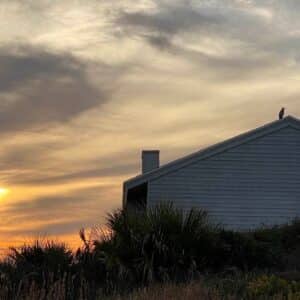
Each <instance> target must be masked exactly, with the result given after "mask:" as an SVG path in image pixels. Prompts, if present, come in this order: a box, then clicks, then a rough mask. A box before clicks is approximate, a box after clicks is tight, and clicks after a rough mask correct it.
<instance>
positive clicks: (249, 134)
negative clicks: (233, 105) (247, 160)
mask: <svg viewBox="0 0 300 300" xmlns="http://www.w3.org/2000/svg"><path fill="white" fill-rule="evenodd" d="M291 122H292V123H295V122H296V123H297V124H296V125H297V128H299V129H300V120H299V119H297V118H296V117H293V116H290V115H288V116H286V117H285V118H283V119H280V120H275V121H272V122H269V123H267V124H264V125H262V126H259V127H257V128H254V129H251V130H248V131H246V132H243V133H240V134H238V135H236V136H233V137H231V138H228V139H225V140H223V141H220V142H218V143H216V144H213V145H210V146H207V147H205V148H202V149H200V150H198V151H195V152H193V153H190V154H188V155H185V156H183V157H180V158H178V159H175V160H173V161H171V162H168V163H166V164H164V165H162V166H160V167H159V168H157V169H154V170H152V171H150V172H147V173H145V174H139V175H137V176H135V177H132V178H130V179H128V180H127V181H125V182H124V184H126V183H130V182H132V181H135V180H142V179H143V178H145V179H146V178H147V177H149V176H150V177H151V176H152V175H153V174H155V173H157V172H161V171H162V170H164V169H167V168H168V167H172V166H174V165H176V164H178V163H181V162H182V163H183V162H184V161H189V160H192V159H193V158H194V157H197V156H198V155H201V154H203V155H205V153H206V152H210V151H213V150H214V149H215V151H214V152H216V153H219V152H221V151H224V150H226V148H227V147H228V146H230V144H232V143H234V142H236V143H235V144H234V145H232V147H234V146H237V145H240V144H242V143H245V142H247V141H248V140H252V138H254V136H255V135H258V137H260V136H262V135H265V134H269V133H272V132H273V131H276V130H279V129H282V128H284V127H286V126H289V125H291ZM292 125H293V124H292ZM298 126H299V127H298ZM241 138H242V139H245V140H243V141H240V142H239V141H238V140H239V139H241ZM222 146H223V147H225V149H222V148H221V147H222ZM226 146H227V147H226ZM219 148H220V149H219ZM216 153H212V154H211V155H214V154H216ZM207 155H208V156H210V155H209V153H208V154H207ZM205 157H206V156H205ZM205 157H203V158H202V159H204V158H205Z"/></svg>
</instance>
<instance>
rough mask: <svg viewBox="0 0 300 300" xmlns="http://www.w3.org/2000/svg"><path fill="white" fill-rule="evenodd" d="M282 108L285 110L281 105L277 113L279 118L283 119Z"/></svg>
mask: <svg viewBox="0 0 300 300" xmlns="http://www.w3.org/2000/svg"><path fill="white" fill-rule="evenodd" d="M284 110H285V108H284V107H282V108H281V110H280V112H279V114H278V117H279V120H281V119H283V117H284Z"/></svg>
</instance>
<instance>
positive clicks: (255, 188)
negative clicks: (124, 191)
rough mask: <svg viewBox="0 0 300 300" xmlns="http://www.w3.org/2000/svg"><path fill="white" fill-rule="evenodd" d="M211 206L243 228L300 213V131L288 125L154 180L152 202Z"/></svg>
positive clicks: (210, 209) (223, 218)
mask: <svg viewBox="0 0 300 300" xmlns="http://www.w3.org/2000/svg"><path fill="white" fill-rule="evenodd" d="M162 201H172V202H174V204H175V205H176V206H177V207H180V208H182V209H184V210H188V209H189V208H191V207H195V208H204V209H206V210H207V211H208V212H209V213H210V214H211V215H212V217H213V218H214V219H216V221H218V222H221V223H223V224H225V225H227V226H229V227H232V228H238V229H244V228H246V227H249V228H254V227H256V226H259V225H261V224H262V223H265V224H269V225H270V224H276V223H278V222H283V221H284V222H286V221H287V220H289V219H291V218H294V217H295V216H300V131H299V130H297V129H294V128H289V127H287V128H284V129H281V130H279V131H277V132H274V133H272V134H270V135H266V136H263V137H261V138H258V139H255V140H253V141H250V142H249V143H245V144H242V145H240V146H237V147H234V148H231V149H229V150H226V151H224V152H222V153H219V154H216V155H214V156H211V157H208V158H206V159H204V160H199V161H196V162H194V163H193V164H190V165H187V166H186V167H184V168H181V169H179V170H177V171H174V172H172V173H168V174H166V175H163V176H161V177H158V178H154V179H152V180H150V181H149V194H148V204H149V206H151V205H156V204H158V203H160V202H162Z"/></svg>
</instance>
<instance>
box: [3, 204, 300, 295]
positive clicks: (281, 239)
mask: <svg viewBox="0 0 300 300" xmlns="http://www.w3.org/2000/svg"><path fill="white" fill-rule="evenodd" d="M80 237H81V239H82V247H81V248H79V249H78V250H77V251H76V252H75V253H73V252H72V251H71V250H70V249H68V247H67V246H66V245H64V244H60V243H57V242H56V243H55V242H51V241H42V240H38V241H36V242H34V243H33V244H31V245H24V246H23V247H21V248H19V249H16V248H11V249H10V254H9V255H8V256H7V257H6V258H5V259H4V260H3V261H2V262H1V263H0V299H53V298H57V299H100V298H101V299H103V298H104V297H107V299H123V298H124V299H130V298H131V299H154V298H155V299H170V298H172V299H182V298H190V299H193V298H200V297H201V299H260V298H261V299H300V275H299V274H300V221H299V220H295V221H294V222H292V223H291V224H286V225H283V226H276V227H273V228H260V229H258V230H255V231H251V232H243V233H240V232H234V231H231V230H225V229H223V228H222V227H221V226H215V225H212V223H211V222H210V220H209V216H208V215H207V214H206V213H205V212H204V211H201V210H190V211H189V212H186V213H183V212H182V211H180V210H178V209H175V208H173V207H172V205H161V206H158V207H156V208H153V209H152V210H150V211H148V212H147V214H146V213H141V212H132V211H131V212H128V211H122V210H119V211H115V212H113V213H111V214H109V215H108V216H107V230H105V231H103V232H101V233H100V234H98V236H97V237H96V238H87V234H86V232H85V231H84V230H81V231H80ZM117 295H118V296H117ZM122 295H124V296H122ZM129 295H130V296H129ZM168 295H169V296H168ZM189 295H190V296H189Z"/></svg>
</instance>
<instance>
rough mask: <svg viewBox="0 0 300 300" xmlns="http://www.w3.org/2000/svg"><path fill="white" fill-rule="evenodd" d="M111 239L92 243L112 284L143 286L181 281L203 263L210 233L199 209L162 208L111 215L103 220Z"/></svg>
mask: <svg viewBox="0 0 300 300" xmlns="http://www.w3.org/2000/svg"><path fill="white" fill-rule="evenodd" d="M107 226H108V228H109V229H110V231H111V234H110V236H109V237H108V238H107V237H106V238H105V239H102V240H100V241H95V251H97V252H98V253H99V255H101V256H102V258H103V260H104V261H105V264H106V266H107V267H108V269H109V270H110V271H111V272H110V273H111V274H112V276H113V277H114V276H115V277H117V278H114V280H115V281H117V280H118V278H124V277H125V278H127V282H133V283H137V284H140V283H142V284H147V283H150V282H152V281H154V280H160V281H163V280H174V279H179V280H183V279H186V278H187V277H191V276H193V275H195V273H196V271H197V270H199V269H201V267H202V266H203V264H205V263H206V260H205V258H203V257H202V255H204V256H205V255H206V252H207V249H208V248H209V245H208V244H211V243H212V240H213V232H214V230H215V228H213V227H212V226H211V225H210V224H209V222H208V218H207V214H206V213H205V212H204V211H202V210H194V209H192V210H190V211H187V212H183V211H182V210H179V209H176V208H174V207H173V205H172V204H162V205H158V206H156V207H154V208H152V209H150V210H149V211H148V212H147V213H140V212H133V211H124V210H123V211H121V210H119V211H115V212H114V213H112V214H109V215H108V217H107Z"/></svg>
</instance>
